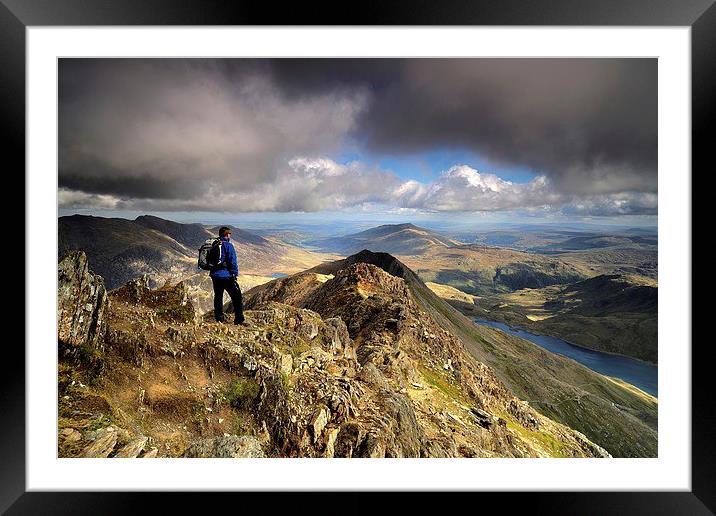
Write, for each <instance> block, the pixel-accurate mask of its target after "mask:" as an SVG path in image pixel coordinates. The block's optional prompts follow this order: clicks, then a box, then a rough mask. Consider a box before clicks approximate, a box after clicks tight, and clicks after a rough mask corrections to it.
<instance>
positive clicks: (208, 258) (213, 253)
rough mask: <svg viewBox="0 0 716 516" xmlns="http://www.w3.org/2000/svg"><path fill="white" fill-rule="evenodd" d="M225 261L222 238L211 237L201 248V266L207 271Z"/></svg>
mask: <svg viewBox="0 0 716 516" xmlns="http://www.w3.org/2000/svg"><path fill="white" fill-rule="evenodd" d="M223 263H224V252H223V249H222V245H221V239H219V238H210V239H208V240H207V241H205V242H204V243H203V244H201V247H200V248H199V268H201V269H204V270H205V271H211V270H214V269H217V268H218V267H220V266H221V265H223Z"/></svg>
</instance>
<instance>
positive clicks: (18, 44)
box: [0, 0, 716, 514]
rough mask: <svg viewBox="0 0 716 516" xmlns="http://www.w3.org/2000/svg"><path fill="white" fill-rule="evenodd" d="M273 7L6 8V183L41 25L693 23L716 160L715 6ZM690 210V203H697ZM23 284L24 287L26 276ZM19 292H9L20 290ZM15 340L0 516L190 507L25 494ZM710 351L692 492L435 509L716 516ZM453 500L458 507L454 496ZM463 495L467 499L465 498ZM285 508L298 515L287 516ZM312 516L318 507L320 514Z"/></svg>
mask: <svg viewBox="0 0 716 516" xmlns="http://www.w3.org/2000/svg"><path fill="white" fill-rule="evenodd" d="M277 5H278V4H270V3H263V4H258V3H249V2H225V1H203V2H202V1H190V0H182V1H181V2H178V1H172V0H142V1H139V0H124V1H112V0H94V1H86V0H85V1H83V0H0V113H1V114H0V116H1V117H2V142H3V148H4V151H5V152H4V154H5V156H4V158H5V159H4V160H3V162H4V163H5V164H6V166H7V167H8V168H7V169H5V172H6V173H5V174H4V176H5V177H6V178H7V179H8V180H9V178H10V176H12V175H14V174H17V172H15V171H20V170H23V171H24V170H25V29H26V27H28V26H40V25H55V26H61V25H73V26H82V25H105V26H106V25H153V26H156V25H304V24H306V25H339V26H340V25H593V26H595V25H621V26H631V25H634V26H652V25H654V26H689V27H691V45H692V46H691V50H692V54H691V59H692V62H691V73H692V163H693V165H692V170H695V169H696V168H704V169H705V168H706V164H707V163H709V164H710V162H711V160H712V154H713V153H711V154H710V153H709V150H711V149H710V148H711V147H713V143H714V142H715V141H716V138H715V135H714V131H713V125H714V124H713V120H714V118H715V117H714V115H716V110H715V109H714V107H715V105H716V88H715V87H714V76H715V75H716V5H714V0H680V1H679V0H621V1H618V0H601V1H599V2H597V1H588V0H550V1H547V0H543V1H539V2H537V1H528V0H505V1H501V2H494V1H489V0H463V1H456V0H453V1H441V2H439V3H437V2H434V1H424V0H420V1H407V2H406V1H401V2H396V1H393V2H380V3H374V4H373V3H371V4H369V3H365V4H364V5H361V6H360V7H356V8H355V9H351V8H348V6H347V5H345V4H341V3H332V4H327V5H325V6H324V5H322V4H321V3H317V2H311V3H307V2H298V3H281V4H280V7H278V8H277ZM660 144H665V142H660ZM709 158H711V159H709ZM703 173H705V172H702V174H703ZM693 175H694V174H693V172H692V173H691V178H689V177H685V178H684V180H685V181H688V180H691V181H693V179H692V178H693ZM692 185H693V183H692ZM692 191H693V186H692ZM17 197H18V198H19V197H20V196H17ZM694 201H695V200H694ZM694 204H695V202H692V206H693V205H694ZM18 209H19V208H18ZM15 213H17V211H15ZM692 219H693V221H694V222H697V221H698V219H697V218H695V217H693V216H692ZM30 230H31V228H27V227H25V235H26V238H30V235H31V233H29V231H30ZM33 234H35V233H34V232H33ZM694 234H695V233H694V231H693V230H692V235H694ZM691 252H692V253H693V249H692V251H691ZM49 255H54V254H53V253H49ZM692 256H693V254H692ZM694 264H695V263H694ZM31 273H33V271H28V270H25V275H27V274H31ZM43 274H44V272H43ZM15 276H19V275H15ZM16 281H17V282H19V278H17V279H16ZM684 281H689V282H690V283H691V276H690V274H689V275H686V276H685V278H684ZM18 287H19V285H17V286H12V288H13V289H16V288H18ZM7 288H11V287H10V286H8V287H7ZM14 291H15V290H13V292H14ZM692 305H693V306H694V308H698V306H697V305H695V304H693V303H692ZM28 317H31V311H28V310H27V309H26V311H25V324H26V325H27V324H29V322H28ZM693 319H694V318H693V315H692V320H693ZM697 320H698V319H697ZM8 326H9V323H6V325H5V328H7V327H8ZM7 331H10V330H9V329H8V330H7ZM18 341H19V339H10V338H9V337H6V338H5V339H4V343H3V351H2V355H0V356H2V363H3V369H2V375H0V378H1V379H0V381H1V382H2V388H1V390H0V407H1V408H0V413H1V414H2V420H3V423H2V425H0V435H1V438H0V464H2V466H0V511H7V513H8V514H25V513H32V514H50V513H52V514H54V513H57V514H64V513H71V514H85V513H86V514H90V513H92V514H97V513H100V514H114V513H117V514H118V513H125V512H127V511H133V512H136V511H141V510H142V509H143V508H146V509H148V508H149V507H150V505H149V502H154V501H158V502H159V503H161V504H162V506H163V508H162V511H165V510H166V511H173V510H176V509H177V508H182V509H184V510H186V509H187V508H188V507H189V505H188V502H189V500H188V496H189V495H187V494H183V493H152V494H148V493H145V494H140V493H119V492H114V493H75V492H73V493H70V492H64V493H58V492H53V493H36V492H26V489H25V473H26V466H25V464H26V463H25V451H26V450H25V431H26V428H25V367H24V365H25V353H24V350H23V349H22V348H21V347H20V346H19V344H17V342H18ZM688 344H690V343H682V345H688ZM708 344H709V341H708V340H702V341H696V340H694V342H693V346H692V373H693V377H692V407H691V414H692V443H691V444H692V455H691V464H692V490H691V491H690V492H581V493H575V492H570V493H558V492H550V493H479V494H475V493H469V494H460V495H458V494H451V495H450V501H449V502H447V501H446V498H445V496H446V495H441V496H438V497H434V498H437V500H435V501H436V503H437V504H438V505H439V506H442V507H443V509H442V510H444V509H445V508H448V510H449V507H451V506H453V507H455V508H457V507H458V505H460V506H463V505H465V504H475V507H476V509H475V510H478V509H477V508H478V507H489V506H493V504H495V503H497V504H499V505H497V506H498V507H503V508H505V507H507V506H509V509H510V511H512V510H525V511H529V512H530V513H537V514H539V513H542V512H548V513H551V514H612V513H617V514H627V513H630V514H633V513H644V514H672V513H679V514H713V512H714V511H716V489H714V488H716V482H715V478H716V475H715V472H716V460H715V457H716V443H715V441H716V439H714V437H715V436H716V432H714V430H713V429H714V423H716V410H715V409H714V404H713V399H712V393H713V387H712V385H713V384H712V382H711V381H710V380H711V376H712V373H711V369H712V365H711V362H710V361H709V356H708V355H709V347H710V346H709V345H708ZM455 496H460V497H461V498H460V499H456V498H455ZM467 496H470V497H471V499H469V500H468V499H466V497H467ZM229 497H231V498H229ZM298 497H299V494H296V493H294V494H287V495H282V496H277V495H276V494H271V495H267V493H264V494H259V495H257V496H248V495H247V494H246V493H244V494H229V493H224V494H216V493H213V494H211V498H210V499H207V500H205V501H204V502H202V505H203V507H204V508H205V509H207V510H208V509H210V506H209V505H206V503H208V502H211V506H215V504H217V503H218V504H220V505H224V504H228V506H229V507H234V508H235V509H236V510H239V511H242V512H248V513H256V512H258V511H265V510H266V509H267V508H270V509H271V510H272V512H273V510H295V509H298V510H301V508H302V507H306V508H307V509H309V510H310V505H309V506H306V505H305V502H304V501H303V495H301V498H298ZM478 497H479V498H478ZM150 498H151V499H152V500H150ZM154 498H157V499H158V500H153V499H154ZM373 498H374V495H371V494H364V493H348V494H341V495H340V498H337V497H335V496H334V499H333V500H328V499H326V498H325V495H321V499H322V501H321V502H320V503H321V506H322V507H324V509H325V510H330V511H331V512H334V511H336V512H349V513H356V514H357V513H365V512H367V511H369V510H370V511H371V512H372V511H374V510H379V509H380V506H379V505H374V502H373ZM402 498H403V501H402V502H401V503H402V504H404V505H403V507H402V508H401V512H409V511H410V512H413V511H416V512H425V510H426V509H427V508H428V507H429V504H427V501H426V499H425V496H424V494H422V493H412V494H410V495H409V496H403V497H402ZM441 498H442V501H440V499H441ZM236 504H240V505H236ZM282 505H284V506H285V507H286V508H293V509H284V508H283V507H282ZM313 510H320V509H319V507H315V506H314V509H313ZM463 510H464V509H463Z"/></svg>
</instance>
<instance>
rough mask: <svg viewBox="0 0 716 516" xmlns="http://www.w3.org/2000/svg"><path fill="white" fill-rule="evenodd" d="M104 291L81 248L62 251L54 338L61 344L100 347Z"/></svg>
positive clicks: (103, 320) (103, 323)
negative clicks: (55, 335) (79, 249)
mask: <svg viewBox="0 0 716 516" xmlns="http://www.w3.org/2000/svg"><path fill="white" fill-rule="evenodd" d="M107 307H108V299H107V291H106V290H105V288H104V281H103V280H102V278H101V277H100V276H97V275H96V274H94V273H92V272H91V271H90V270H89V266H88V263H87V256H86V255H85V253H83V252H82V251H72V252H70V253H68V254H66V255H65V256H64V257H63V258H62V259H61V260H60V263H59V265H58V274H57V338H58V341H59V342H60V344H62V345H65V346H87V347H90V348H100V347H101V346H102V345H103V340H104V335H105V333H106V331H107V322H106V312H107Z"/></svg>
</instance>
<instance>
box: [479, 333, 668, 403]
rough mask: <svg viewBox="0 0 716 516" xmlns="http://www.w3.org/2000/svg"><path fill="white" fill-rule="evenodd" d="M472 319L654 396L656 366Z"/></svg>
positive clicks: (656, 383)
mask: <svg viewBox="0 0 716 516" xmlns="http://www.w3.org/2000/svg"><path fill="white" fill-rule="evenodd" d="M474 320H475V322H476V323H478V324H482V325H484V326H489V327H491V328H496V329H498V330H501V331H504V332H505V333H509V334H510V335H514V336H515V337H520V338H522V339H525V340H529V341H530V342H533V343H534V344H537V345H538V346H540V347H542V348H544V349H546V350H548V351H552V352H553V353H558V354H560V355H564V356H566V357H569V358H571V359H573V360H575V361H577V362H579V363H580V364H582V365H583V366H585V367H588V368H589V369H591V370H592V371H596V372H597V373H601V374H605V375H607V376H614V377H616V378H620V379H622V380H624V381H625V382H627V383H630V384H632V385H635V386H636V387H639V388H640V389H641V390H643V391H645V392H648V393H649V394H651V395H652V396H658V389H657V385H658V367H657V366H655V365H651V364H647V363H646V362H642V361H640V360H635V359H633V358H629V357H624V356H620V355H613V354H611V353H603V352H601V351H594V350H591V349H587V348H583V347H580V346H575V345H574V344H570V343H569V342H566V341H564V340H562V339H558V338H556V337H550V336H548V335H536V334H534V333H530V332H527V331H524V330H520V329H516V328H510V327H509V326H508V325H506V324H505V323H500V322H494V321H486V320H484V319H474Z"/></svg>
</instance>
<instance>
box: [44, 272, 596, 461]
mask: <svg viewBox="0 0 716 516" xmlns="http://www.w3.org/2000/svg"><path fill="white" fill-rule="evenodd" d="M61 267H62V264H61ZM88 274H89V273H88ZM272 283H273V284H269V285H268V286H266V287H263V288H261V287H259V288H257V289H255V291H252V292H251V293H249V294H248V295H247V311H246V320H247V322H248V326H246V327H242V326H233V325H222V324H218V323H215V322H213V321H211V320H210V317H208V318H207V319H209V320H204V319H201V318H199V317H197V316H196V315H195V313H194V309H193V306H192V303H191V300H190V299H189V298H188V297H187V295H186V288H185V287H184V286H183V284H179V285H177V286H174V287H163V288H161V289H156V290H152V289H150V288H148V285H147V283H146V281H141V280H139V281H134V282H132V283H130V284H128V285H126V286H124V287H122V288H120V289H117V290H115V291H112V292H110V294H109V298H110V300H111V304H110V305H109V309H108V311H105V312H103V314H104V317H103V322H106V325H107V327H108V331H107V332H106V334H105V335H104V338H103V343H104V347H103V348H102V347H100V349H102V351H101V353H100V354H99V356H98V357H94V360H97V361H100V362H101V363H102V365H103V367H101V368H95V367H92V368H90V367H87V363H86V362H85V361H83V359H82V357H74V358H72V359H71V360H70V359H63V358H61V362H60V399H59V409H60V420H59V425H58V426H59V428H58V431H59V435H60V441H59V443H60V444H59V446H60V450H59V451H60V456H95V457H117V456H134V457H137V456H139V457H153V456H168V457H176V456H187V457H205V456H213V457H261V456H281V457H461V456H467V457H536V456H568V457H584V456H586V457H591V456H608V454H607V453H606V452H605V451H604V450H602V449H601V448H599V447H598V446H596V445H594V444H593V443H591V442H590V441H589V440H588V439H586V438H585V437H584V436H583V435H582V434H580V433H578V432H575V431H574V430H572V429H570V428H567V427H565V426H563V425H560V424H558V423H555V422H553V421H551V420H549V419H548V418H546V417H544V416H542V415H540V414H539V413H537V412H535V411H534V410H532V409H531V408H530V407H529V406H527V405H526V404H524V403H522V402H520V401H519V400H518V399H516V398H514V397H513V396H512V395H511V394H510V392H509V391H508V390H507V389H506V388H505V387H504V385H503V384H502V383H501V382H500V381H499V380H498V379H497V377H496V376H495V375H494V374H493V373H492V371H491V370H490V369H489V368H488V367H486V366H484V365H483V364H481V363H479V362H477V361H475V360H474V359H472V358H471V357H470V356H468V355H467V354H466V352H465V350H464V349H463V347H462V344H461V343H460V341H459V340H458V339H456V338H455V337H453V336H451V335H450V334H448V333H447V332H445V331H444V330H442V328H440V326H439V325H438V324H437V323H436V322H435V321H434V320H433V319H432V317H431V316H430V315H429V314H427V313H426V312H425V311H423V310H421V309H420V307H419V306H418V305H417V304H416V303H415V301H414V300H413V298H412V297H411V295H410V292H409V290H408V288H407V286H406V284H405V281H404V280H403V279H402V278H399V277H396V276H392V275H390V274H388V273H386V272H385V271H383V270H381V269H380V268H378V267H376V266H374V265H370V264H365V263H354V264H347V265H346V266H345V267H343V268H340V269H338V270H335V271H334V272H331V273H330V274H328V275H321V274H314V273H304V274H303V275H299V277H295V278H282V279H281V280H277V281H276V282H272ZM208 315H209V316H210V315H211V314H208ZM88 335H89V333H88ZM98 371H99V373H98Z"/></svg>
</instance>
